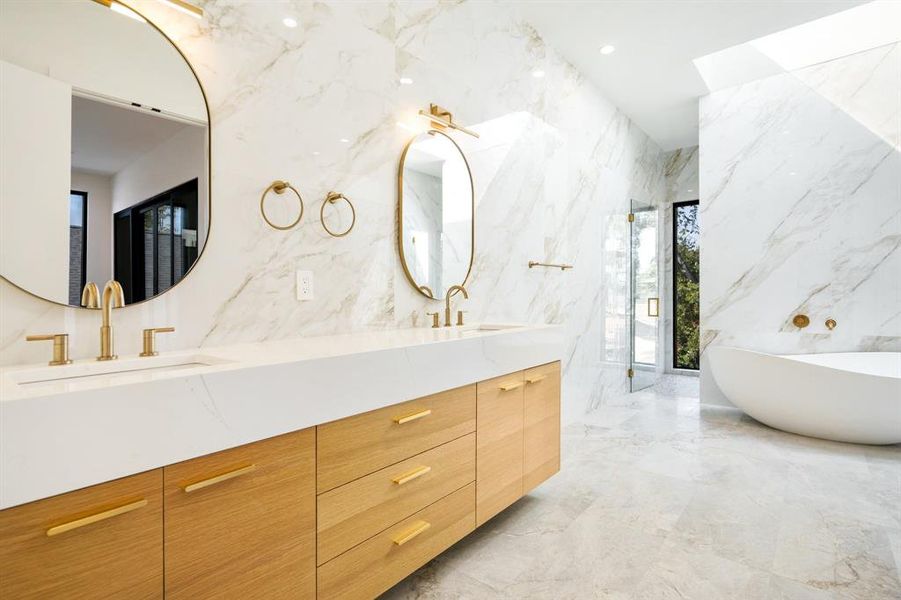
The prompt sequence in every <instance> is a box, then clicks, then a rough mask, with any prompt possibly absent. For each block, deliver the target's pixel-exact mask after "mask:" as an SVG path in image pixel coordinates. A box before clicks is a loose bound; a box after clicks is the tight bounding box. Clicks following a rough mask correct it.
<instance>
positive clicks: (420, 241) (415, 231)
mask: <svg viewBox="0 0 901 600" xmlns="http://www.w3.org/2000/svg"><path fill="white" fill-rule="evenodd" d="M397 194H398V198H397V219H398V227H397V230H398V239H397V244H398V252H399V253H400V262H401V265H402V266H403V270H404V274H405V275H406V277H407V280H408V281H409V282H410V284H411V285H412V286H413V288H414V289H415V290H416V291H417V292H419V293H420V294H422V295H423V296H425V297H427V298H432V299H436V300H438V299H441V298H444V296H445V295H446V293H447V290H448V289H449V288H450V287H452V286H454V285H465V284H466V282H467V280H468V279H469V276H470V274H471V272H472V264H473V259H474V254H475V185H474V183H473V179H472V170H471V169H470V167H469V161H467V160H466V155H465V154H463V150H462V149H461V148H460V146H459V145H458V144H457V142H456V141H454V139H453V138H452V137H451V136H449V135H448V134H446V133H444V132H443V131H438V130H436V129H430V130H429V131H426V132H424V133H421V134H419V135H417V136H415V137H414V138H413V139H411V140H410V141H409V142H407V145H406V146H405V147H404V151H403V153H402V154H401V157H400V165H399V167H398V172H397Z"/></svg>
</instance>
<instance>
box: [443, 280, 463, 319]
mask: <svg viewBox="0 0 901 600" xmlns="http://www.w3.org/2000/svg"><path fill="white" fill-rule="evenodd" d="M458 291H459V292H463V297H464V298H466V299H467V300H469V292H467V291H466V288H465V287H463V286H462V285H452V286H450V287H449V288H447V295H446V296H445V297H444V326H445V327H450V326H451V307H450V299H451V296H452V295H453V293H454V292H458Z"/></svg>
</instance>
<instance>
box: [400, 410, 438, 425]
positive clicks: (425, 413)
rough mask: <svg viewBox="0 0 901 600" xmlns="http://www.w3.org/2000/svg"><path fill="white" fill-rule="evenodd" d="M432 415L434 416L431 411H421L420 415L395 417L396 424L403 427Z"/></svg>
mask: <svg viewBox="0 0 901 600" xmlns="http://www.w3.org/2000/svg"><path fill="white" fill-rule="evenodd" d="M430 414H432V411H431V409H426V410H421V411H419V412H418V413H413V414H412V415H406V416H404V417H394V422H395V423H397V424H398V425H403V424H404V423H409V422H410V421H415V420H416V419H421V418H423V417H427V416H429V415H430Z"/></svg>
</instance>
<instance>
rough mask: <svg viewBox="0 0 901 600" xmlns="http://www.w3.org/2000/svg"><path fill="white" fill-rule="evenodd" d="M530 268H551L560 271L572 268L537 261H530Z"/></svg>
mask: <svg viewBox="0 0 901 600" xmlns="http://www.w3.org/2000/svg"><path fill="white" fill-rule="evenodd" d="M532 267H551V268H553V269H560V270H561V271H565V270H567V269H572V268H573V266H572V265H562V264H556V263H543V262H538V261H537V260H530V261H529V268H530V269H531V268H532Z"/></svg>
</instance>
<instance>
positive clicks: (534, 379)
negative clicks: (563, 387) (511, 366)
mask: <svg viewBox="0 0 901 600" xmlns="http://www.w3.org/2000/svg"><path fill="white" fill-rule="evenodd" d="M545 379H547V375H536V376H535V377H529V378H528V379H526V383H538V382H539V381H544V380H545Z"/></svg>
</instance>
